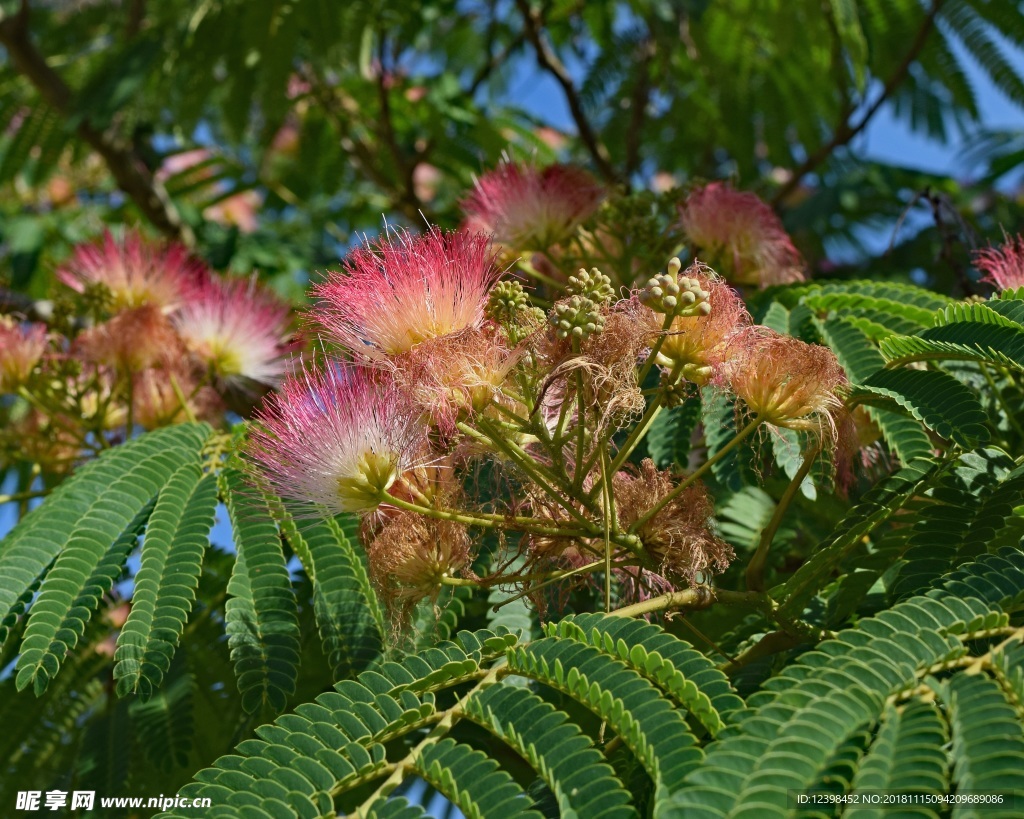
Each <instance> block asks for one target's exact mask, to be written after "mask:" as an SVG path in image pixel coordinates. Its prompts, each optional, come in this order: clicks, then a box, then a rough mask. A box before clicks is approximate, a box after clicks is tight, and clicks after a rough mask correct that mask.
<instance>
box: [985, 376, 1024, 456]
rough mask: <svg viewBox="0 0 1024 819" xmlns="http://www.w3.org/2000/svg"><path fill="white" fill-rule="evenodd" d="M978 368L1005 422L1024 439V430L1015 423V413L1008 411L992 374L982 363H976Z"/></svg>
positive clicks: (1008, 407) (1007, 405)
mask: <svg viewBox="0 0 1024 819" xmlns="http://www.w3.org/2000/svg"><path fill="white" fill-rule="evenodd" d="M978 367H979V368H980V369H981V374H982V375H984V376H985V380H986V381H987V382H988V385H989V387H990V388H991V390H992V393H993V395H995V398H996V401H998V402H999V406H1001V407H1002V408H1003V412H1004V413H1005V414H1006V420H1007V421H1008V422H1009V423H1010V426H1012V427H1013V428H1014V429H1015V430H1017V434H1018V435H1020V436H1021V437H1022V438H1024V429H1022V428H1021V425H1020V423H1019V422H1018V421H1017V413H1016V412H1013V411H1012V410H1011V409H1010V406H1009V404H1007V403H1006V397H1005V396H1004V395H1003V394H1002V393H1001V392H1000V391H999V387H998V386H997V385H996V382H995V379H994V378H993V377H992V373H990V372H989V371H988V367H986V366H985V364H984V363H982V362H980V361H979V362H978Z"/></svg>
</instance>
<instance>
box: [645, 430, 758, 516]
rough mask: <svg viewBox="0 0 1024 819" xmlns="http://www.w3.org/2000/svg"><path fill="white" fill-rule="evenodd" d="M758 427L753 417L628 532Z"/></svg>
mask: <svg viewBox="0 0 1024 819" xmlns="http://www.w3.org/2000/svg"><path fill="white" fill-rule="evenodd" d="M760 425H761V418H760V416H755V417H754V419H753V420H751V421H750V423H748V424H747V425H746V426H745V427H743V429H741V430H740V431H739V432H738V433H736V436H735V437H734V438H733V439H732V440H731V441H729V443H727V444H726V445H725V446H723V447H722V448H721V449H720V450H718V452H716V453H715V454H714V455H712V456H711V457H710V458H708V459H707V460H706V461H705V462H704V463H703V464H701V466H700V468H698V469H697V470H696V471H694V472H693V473H692V474H691V475H690V476H689V477H687V478H686V480H684V481H683V482H682V483H680V484H679V485H678V486H677V487H676V488H675V489H673V490H672V491H671V492H669V493H668V494H667V495H665V497H663V498H662V499H661V500H660V501H658V502H657V503H656V504H655V505H654V506H652V507H651V508H650V509H649V510H647V512H645V513H644V514H643V515H641V516H640V518H639V519H638V520H637V521H636V522H635V523H634V524H633V525H632V526H630V527H629V531H630V532H636V531H638V530H639V529H640V528H641V527H642V526H643V525H644V524H645V523H647V521H649V520H650V519H651V518H653V517H654V516H655V515H656V514H658V512H660V511H661V510H662V509H664V508H665V507H666V506H667V505H668V504H669V503H671V502H672V501H673V500H675V498H676V497H677V496H678V495H679V494H680V493H681V492H682V491H683V490H684V489H686V487H688V486H690V484H692V483H694V482H695V481H696V480H698V479H699V478H700V477H701V476H702V475H703V474H704V473H705V472H707V471H708V470H709V469H711V467H713V466H714V465H715V464H716V463H718V462H719V461H720V460H722V458H724V457H725V456H726V455H728V454H729V453H730V452H731V451H732V450H733V449H735V448H736V447H737V446H739V445H740V444H741V443H742V442H743V441H744V440H745V439H746V438H748V437H749V436H750V434H751V433H752V432H753V431H754V430H755V429H757V428H758V427H759V426H760Z"/></svg>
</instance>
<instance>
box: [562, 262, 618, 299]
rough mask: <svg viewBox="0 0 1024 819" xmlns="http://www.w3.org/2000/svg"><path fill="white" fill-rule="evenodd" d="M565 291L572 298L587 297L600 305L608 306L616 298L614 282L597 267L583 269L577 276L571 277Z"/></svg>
mask: <svg viewBox="0 0 1024 819" xmlns="http://www.w3.org/2000/svg"><path fill="white" fill-rule="evenodd" d="M565 290H566V292H567V293H568V294H569V295H570V296H586V297H587V298H588V299H591V300H592V301H594V302H597V303H598V304H608V303H609V302H611V300H612V299H613V298H614V297H615V290H614V288H613V287H612V280H611V279H610V278H609V277H608V276H606V275H605V274H604V273H602V272H601V271H600V270H598V269H597V268H596V267H592V268H590V270H586V269H585V268H582V267H581V268H580V269H579V271H578V272H577V273H576V275H575V276H570V277H569V282H568V284H566V286H565Z"/></svg>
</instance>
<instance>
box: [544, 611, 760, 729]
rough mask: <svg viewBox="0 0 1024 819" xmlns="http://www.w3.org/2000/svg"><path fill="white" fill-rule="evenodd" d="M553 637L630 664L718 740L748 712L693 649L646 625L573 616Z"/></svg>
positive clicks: (726, 682)
mask: <svg viewBox="0 0 1024 819" xmlns="http://www.w3.org/2000/svg"><path fill="white" fill-rule="evenodd" d="M548 634H550V635H552V636H553V635H556V634H557V635H558V636H561V637H564V638H568V639H572V640H579V641H581V642H585V643H587V644H589V645H592V646H593V647H594V648H596V649H598V650H600V651H603V652H605V653H607V654H609V655H611V656H612V657H615V658H617V659H619V660H621V661H622V662H624V663H626V664H627V665H628V666H629V667H630V668H632V669H633V670H634V671H636V672H637V673H638V674H640V675H642V676H643V677H646V678H647V679H648V680H650V681H651V682H653V683H654V684H655V685H656V686H658V688H660V689H662V691H664V692H665V693H666V694H668V695H669V696H670V697H671V698H672V699H673V700H675V701H676V702H677V703H678V704H679V705H680V706H681V707H683V708H685V709H686V710H687V711H689V712H690V713H692V714H693V715H694V716H695V717H696V718H697V719H698V720H699V721H700V722H701V724H702V725H703V726H704V727H705V728H706V729H707V730H708V732H709V733H710V734H711V735H712V736H714V735H716V734H717V733H718V732H719V731H721V730H722V729H723V728H724V727H725V725H726V722H727V721H728V714H729V713H730V712H731V711H735V710H736V709H738V708H742V707H743V700H742V699H740V697H739V696H738V695H737V694H736V691H735V690H734V689H733V687H732V685H730V683H729V680H728V679H727V678H726V676H725V674H723V673H722V672H721V671H719V670H718V668H716V667H715V665H714V663H712V662H711V661H710V660H709V659H708V658H707V657H705V656H704V655H703V654H701V653H700V652H699V651H697V650H696V649H694V648H693V647H692V646H691V645H690V644H689V643H687V642H685V641H684V640H680V639H678V638H677V637H673V636H672V635H670V634H666V633H665V631H664V630H663V629H661V628H659V627H658V626H655V625H652V624H650V623H645V622H644V621H642V620H632V619H630V618H627V617H615V616H608V615H602V614H579V615H575V616H570V617H568V618H566V619H565V620H562V621H560V622H558V623H553V624H551V625H550V626H548Z"/></svg>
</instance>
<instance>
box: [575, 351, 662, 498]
mask: <svg viewBox="0 0 1024 819" xmlns="http://www.w3.org/2000/svg"><path fill="white" fill-rule="evenodd" d="M679 369H680V367H679V365H676V366H674V367H673V368H672V371H671V372H670V373H669V382H670V383H674V382H675V379H676V378H678V376H679ZM641 383H642V382H641ZM664 399H665V391H664V390H663V389H661V388H659V389H658V390H657V392H656V393H655V396H654V399H653V400H652V401H651V403H649V404H648V405H647V409H645V410H644V414H643V417H641V418H640V420H639V421H638V422H637V424H636V426H635V427H633V429H632V430H630V433H629V435H628V437H627V438H626V440H625V441H623V442H622V446H621V447H619V451H618V452H616V453H615V458H614V459H613V460H612V464H611V469H610V470H609V474H611V475H614V474H615V473H616V472H618V471H619V470H620V469H621V468H622V465H623V464H624V463H625V462H626V459H628V458H629V456H630V455H632V454H633V450H634V449H636V448H637V446H638V445H639V443H640V441H642V440H643V438H644V436H645V435H647V433H648V432H649V431H650V428H651V425H652V424H653V423H654V422H655V420H656V419H657V417H658V415H659V414H660V413H661V411H662V410H663V409H664V405H663V403H662V402H663V401H664ZM598 489H600V479H598V485H597V486H594V487H592V488H591V490H590V492H591V496H593V494H594V493H595V492H596V491H597V490H598Z"/></svg>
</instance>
